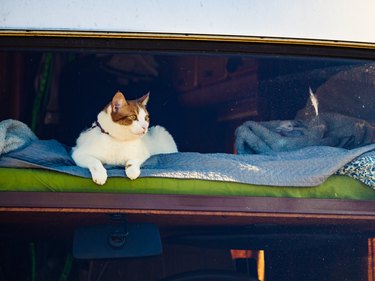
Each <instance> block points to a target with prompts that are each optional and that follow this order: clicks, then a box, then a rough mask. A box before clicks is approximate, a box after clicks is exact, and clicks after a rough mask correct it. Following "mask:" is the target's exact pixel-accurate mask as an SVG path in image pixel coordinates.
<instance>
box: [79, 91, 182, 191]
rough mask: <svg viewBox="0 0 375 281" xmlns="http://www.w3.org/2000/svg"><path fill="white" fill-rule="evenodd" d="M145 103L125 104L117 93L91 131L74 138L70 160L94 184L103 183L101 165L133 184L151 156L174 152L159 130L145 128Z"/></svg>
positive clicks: (141, 100)
mask: <svg viewBox="0 0 375 281" xmlns="http://www.w3.org/2000/svg"><path fill="white" fill-rule="evenodd" d="M148 100H149V94H146V95H144V96H143V97H141V98H139V99H137V100H126V99H125V97H124V95H123V94H122V93H121V92H120V91H118V92H117V93H116V94H115V95H114V97H113V99H112V101H111V102H110V103H109V104H108V105H107V106H106V107H105V108H104V109H103V110H102V111H101V112H100V113H99V114H98V117H97V121H95V122H94V123H93V125H92V127H91V128H90V129H88V130H86V131H83V132H82V133H81V134H80V136H79V137H78V139H77V144H76V146H75V147H74V148H73V150H72V151H73V152H72V158H73V160H74V161H75V163H76V164H77V165H78V166H80V167H83V168H88V169H89V170H90V173H91V176H92V180H93V181H94V182H95V183H97V184H99V185H103V184H105V182H106V181H107V171H106V169H105V168H104V166H103V164H112V165H122V166H124V167H125V174H126V175H127V176H128V177H129V178H130V179H132V180H134V179H136V178H138V177H139V175H140V173H141V170H140V167H141V165H142V163H143V162H144V161H146V160H147V159H148V158H149V157H150V156H151V155H155V154H161V153H174V152H177V146H176V143H175V142H174V140H173V138H172V136H171V135H170V134H169V133H168V132H167V131H166V130H165V129H164V128H163V127H161V126H155V127H151V128H149V115H148V111H147V109H146V105H147V102H148Z"/></svg>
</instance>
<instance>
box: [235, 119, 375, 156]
mask: <svg viewBox="0 0 375 281" xmlns="http://www.w3.org/2000/svg"><path fill="white" fill-rule="evenodd" d="M371 143H375V127H374V126H373V125H372V124H370V123H368V122H367V121H365V120H361V119H357V118H353V117H349V116H345V115H341V114H337V113H322V114H319V115H318V116H314V117H312V118H309V119H305V120H302V119H301V120H274V121H267V122H255V121H247V122H245V123H244V124H243V125H241V126H240V127H238V128H237V130H236V149H237V153H238V154H274V153H277V152H280V151H292V150H296V149H301V148H304V147H308V146H333V147H342V148H346V149H353V148H356V147H359V146H364V145H368V144H371Z"/></svg>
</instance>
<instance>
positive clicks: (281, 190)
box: [0, 168, 375, 200]
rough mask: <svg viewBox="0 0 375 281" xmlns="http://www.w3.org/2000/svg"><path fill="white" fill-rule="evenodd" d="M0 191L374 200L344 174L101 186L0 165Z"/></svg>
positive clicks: (124, 180)
mask: <svg viewBox="0 0 375 281" xmlns="http://www.w3.org/2000/svg"><path fill="white" fill-rule="evenodd" d="M0 191H34V192H40V191H51V192H109V193H133V194H134V193H136V194H185V195H209V196H210V195H211V196H215V195H216V196H256V197H259V196H264V197H289V198H321V199H323V198H325V199H353V200H375V191H374V190H372V189H371V188H369V187H368V186H366V185H365V184H363V183H361V182H359V181H357V180H355V179H352V178H350V177H347V176H331V177H330V178H328V180H327V181H326V182H324V183H323V184H321V185H319V186H315V187H280V186H277V187H276V186H263V185H249V184H241V183H231V182H222V181H206V180H195V179H171V178H138V179H136V180H134V181H131V180H129V179H127V178H109V179H108V181H107V183H106V184H105V185H103V186H98V185H96V184H95V183H93V182H92V180H91V179H87V178H81V177H76V176H72V175H67V174H63V173H58V172H53V171H48V170H39V169H16V168H0Z"/></svg>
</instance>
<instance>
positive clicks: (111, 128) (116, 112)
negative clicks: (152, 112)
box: [102, 91, 150, 140]
mask: <svg viewBox="0 0 375 281" xmlns="http://www.w3.org/2000/svg"><path fill="white" fill-rule="evenodd" d="M148 99H149V93H147V94H146V95H144V96H142V97H141V98H139V99H136V100H126V98H125V96H124V94H123V93H121V92H120V91H117V92H116V94H115V95H114V96H113V98H112V101H111V103H110V104H108V106H107V107H106V108H105V110H104V112H105V113H106V115H107V118H105V119H106V120H103V122H104V124H102V126H103V128H104V129H105V130H106V131H107V132H108V133H109V134H110V135H112V136H113V137H115V138H118V139H121V140H131V139H137V138H140V137H142V136H144V135H145V134H146V133H147V131H148V126H149V123H150V120H149V114H148V111H147V109H146V105H147V102H148Z"/></svg>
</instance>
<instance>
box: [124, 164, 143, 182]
mask: <svg viewBox="0 0 375 281" xmlns="http://www.w3.org/2000/svg"><path fill="white" fill-rule="evenodd" d="M125 173H126V175H127V176H128V178H129V179H131V180H135V179H136V178H138V177H139V175H140V174H141V169H140V168H139V167H138V166H137V165H128V166H127V167H126V168H125Z"/></svg>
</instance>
